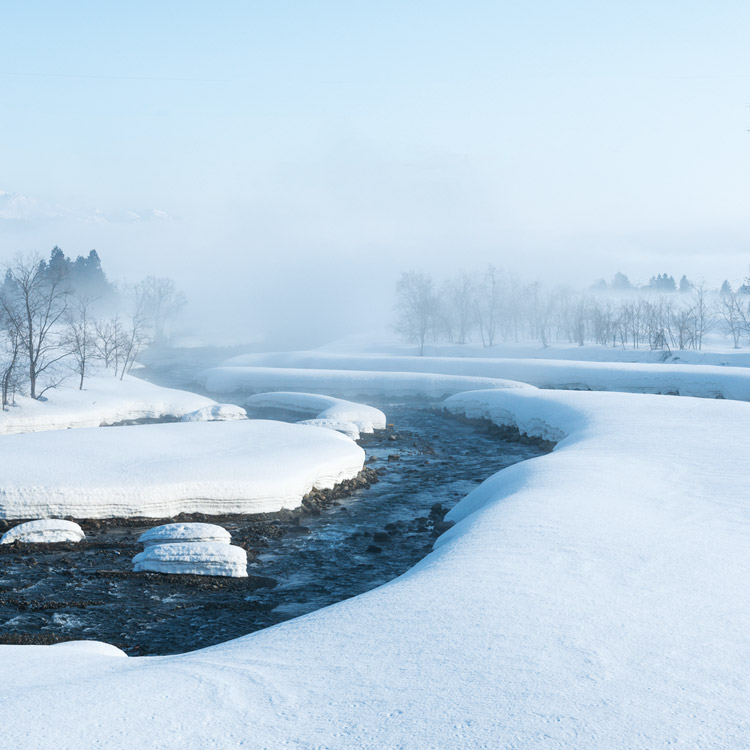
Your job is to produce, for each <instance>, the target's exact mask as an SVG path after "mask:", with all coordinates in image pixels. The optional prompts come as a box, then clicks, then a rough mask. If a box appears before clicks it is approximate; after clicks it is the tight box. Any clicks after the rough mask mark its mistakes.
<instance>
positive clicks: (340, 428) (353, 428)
mask: <svg viewBox="0 0 750 750" xmlns="http://www.w3.org/2000/svg"><path fill="white" fill-rule="evenodd" d="M297 424H309V425H312V426H313V427H325V428H326V429H328V430H336V431H337V432H342V433H343V434H344V435H346V436H347V437H350V438H351V439H352V440H359V438H360V432H359V427H358V426H357V425H356V424H354V422H342V421H341V420H340V419H301V420H300V421H299V422H297Z"/></svg>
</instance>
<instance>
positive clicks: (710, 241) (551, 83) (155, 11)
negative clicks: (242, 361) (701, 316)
mask: <svg viewBox="0 0 750 750" xmlns="http://www.w3.org/2000/svg"><path fill="white" fill-rule="evenodd" d="M749 25H750V7H748V5H747V4H746V3H742V2H717V3H713V4H712V5H711V7H710V12H708V11H707V6H706V5H705V4H703V3H684V2H680V3H678V2H662V3H658V4H655V3H648V2H628V3H607V4H602V3H594V2H568V3H559V2H529V3H523V4H517V3H499V2H498V3H492V2H486V3H485V2H465V3H447V2H430V3H427V2H416V3H398V2H380V3H377V4H375V3H371V4H363V3H349V2H318V3H303V2H275V3H248V2H222V3H219V4H213V5H207V4H199V3H184V2H181V3H177V2H163V3H158V4H147V3H143V2H133V3H128V4H127V5H126V6H121V7H119V8H114V7H111V6H109V7H107V6H102V5H101V4H99V3H76V4H75V6H74V7H68V6H64V5H60V4H58V3H51V2H49V3H46V2H27V3H23V4H22V3H14V4H7V5H6V6H5V7H4V9H3V22H2V25H1V26H0V101H2V112H3V118H2V123H3V124H2V138H1V139H0V156H1V159H0V163H1V164H2V170H1V171H0V190H2V191H5V194H4V195H0V259H1V260H3V261H5V260H7V259H9V258H10V257H12V256H13V255H14V254H15V253H17V252H19V251H32V250H35V251H38V252H40V253H42V254H45V255H46V254H48V253H49V251H50V249H51V248H52V246H53V245H55V244H57V245H60V246H61V247H62V248H63V249H64V250H65V252H66V253H68V254H70V255H77V254H79V253H85V252H88V250H90V249H91V248H96V249H97V250H98V252H99V254H100V255H101V257H102V260H103V263H104V266H105V269H106V270H107V272H108V273H109V274H110V276H112V277H114V278H122V279H126V280H127V279H131V280H132V279H135V278H138V277H141V276H144V275H147V274H156V275H169V276H171V277H173V278H174V279H175V280H176V282H177V284H178V285H179V286H180V287H182V288H183V289H184V290H185V291H186V293H187V296H188V298H189V300H190V315H191V317H192V319H193V321H194V323H195V325H196V330H200V332H201V335H204V336H205V335H206V332H207V331H210V332H212V334H211V335H215V336H217V337H221V338H225V339H227V340H228V339H235V340H241V339H243V338H245V339H246V340H250V339H252V338H253V337H259V336H265V335H268V334H269V332H270V333H277V334H279V335H281V334H282V333H283V332H284V331H287V330H289V329H291V328H293V327H295V326H299V320H300V319H304V321H305V326H306V327H308V328H310V329H325V330H330V332H331V334H332V335H338V334H341V333H345V332H348V331H350V330H355V329H359V328H363V327H367V326H372V325H375V324H376V323H378V322H379V321H382V320H383V319H384V317H387V316H389V315H390V311H391V308H392V303H393V301H392V292H393V285H394V282H395V279H396V278H397V277H398V275H399V273H400V272H401V271H403V270H408V269H411V268H414V269H419V270H426V271H431V272H433V273H435V274H437V275H440V274H447V273H452V272H454V271H456V270H458V269H470V268H481V267H483V266H485V265H486V264H487V263H488V262H492V263H494V264H496V265H498V266H503V267H507V268H510V269H513V270H515V271H516V272H518V273H521V274H526V275H531V276H534V277H541V278H544V279H546V280H550V281H556V280H564V281H571V282H579V283H582V284H584V283H585V284H589V283H591V282H592V281H593V280H595V279H596V278H598V277H606V278H611V276H612V275H613V274H614V272H615V271H618V270H621V271H623V272H625V273H627V274H628V275H629V276H630V277H631V278H632V279H634V280H640V281H645V280H647V279H648V278H649V277H650V276H651V275H653V274H656V273H659V272H663V271H664V272H668V273H670V274H674V275H676V276H679V275H681V274H683V273H685V274H688V275H689V276H691V277H703V278H705V279H706V280H708V281H709V282H710V283H715V284H718V283H720V281H721V280H722V279H723V278H725V277H728V278H731V279H741V278H742V277H743V276H744V275H746V274H747V270H748V268H747V264H748V260H750V255H748V252H747V248H748V240H749V239H750V232H748V225H747V198H748V190H747V187H748V174H749V170H748V166H749V164H748V161H749V159H748V157H749V155H750V152H749V145H750V141H749V140H748V139H749V138H750V135H748V133H747V129H748V127H750V110H748V109H747V104H748V103H749V102H750V99H749V98H748V80H749V79H750V66H749V65H748V62H747V60H748V57H747V39H746V30H747V28H748V27H750V26H749Z"/></svg>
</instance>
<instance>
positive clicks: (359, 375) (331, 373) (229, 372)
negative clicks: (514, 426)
mask: <svg viewBox="0 0 750 750" xmlns="http://www.w3.org/2000/svg"><path fill="white" fill-rule="evenodd" d="M230 361H231V360H230ZM290 362H291V360H290ZM338 364H340V365H341V369H327V370H326V369H312V370H310V369H301V367H300V368H297V367H296V366H295V365H291V364H290V365H289V367H287V366H286V365H284V366H281V367H254V366H239V367H214V368H212V369H210V370H206V371H204V372H203V373H201V375H200V376H199V377H198V382H199V383H201V384H202V385H203V386H204V387H205V388H206V390H207V391H209V392H210V393H216V394H221V395H224V396H228V395H231V394H234V393H262V392H264V391H274V390H279V391H301V392H307V393H326V394H336V395H337V396H343V397H351V398H355V397H357V396H383V395H387V396H389V397H400V398H403V397H407V396H420V397H426V398H443V397H445V396H449V395H450V394H452V393H460V392H461V391H468V390H472V389H483V388H523V387H524V385H523V383H513V382H510V381H508V380H501V379H498V378H477V377H471V376H464V375H435V374H433V373H429V372H375V371H368V370H367V369H363V370H360V369H359V368H358V367H352V368H351V369H350V370H347V369H345V367H346V366H345V363H344V362H343V361H341V362H339V363H338ZM336 366H337V365H336V364H334V365H333V367H336Z"/></svg>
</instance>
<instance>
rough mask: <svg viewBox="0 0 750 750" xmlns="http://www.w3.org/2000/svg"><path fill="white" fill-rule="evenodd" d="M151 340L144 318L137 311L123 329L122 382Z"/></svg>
mask: <svg viewBox="0 0 750 750" xmlns="http://www.w3.org/2000/svg"><path fill="white" fill-rule="evenodd" d="M149 340H150V338H149V327H148V325H147V324H146V322H145V320H144V318H143V316H142V315H141V314H140V312H139V311H138V310H137V309H136V311H135V312H134V313H133V315H132V316H131V318H130V319H129V321H128V322H127V323H126V324H125V325H124V326H123V327H122V329H121V339H120V343H119V347H120V350H121V352H122V355H121V356H122V362H121V364H120V380H122V379H123V378H124V377H125V374H126V373H128V372H130V370H131V368H132V367H133V365H134V364H135V359H136V357H137V356H138V354H139V353H140V351H141V349H142V348H143V347H144V346H146V344H147V343H148V342H149Z"/></svg>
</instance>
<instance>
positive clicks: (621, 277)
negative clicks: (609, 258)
mask: <svg viewBox="0 0 750 750" xmlns="http://www.w3.org/2000/svg"><path fill="white" fill-rule="evenodd" d="M632 288H633V285H632V284H631V283H630V279H629V278H628V277H627V276H626V275H625V274H624V273H621V272H620V271H618V272H617V273H616V274H615V276H614V278H613V279H612V289H617V290H620V291H622V290H624V289H632Z"/></svg>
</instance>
